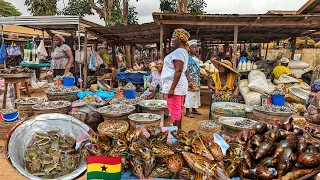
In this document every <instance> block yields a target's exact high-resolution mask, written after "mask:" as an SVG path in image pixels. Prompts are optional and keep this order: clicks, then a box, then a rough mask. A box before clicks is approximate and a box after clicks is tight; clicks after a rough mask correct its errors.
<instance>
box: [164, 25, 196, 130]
mask: <svg viewBox="0 0 320 180" xmlns="http://www.w3.org/2000/svg"><path fill="white" fill-rule="evenodd" d="M189 38H190V34H189V32H187V31H186V30H184V29H175V30H174V32H173V34H172V39H171V42H172V45H173V47H174V48H175V50H174V51H173V52H171V53H170V54H168V55H167V56H166V57H165V59H164V64H163V70H162V73H161V81H162V93H164V94H166V100H167V106H168V110H169V113H170V115H171V119H172V123H173V125H175V126H177V127H178V128H179V129H181V121H182V113H183V102H184V96H185V95H186V94H187V91H188V80H187V77H186V71H187V65H188V60H189V55H188V51H187V49H188V48H189V44H188V40H189Z"/></svg>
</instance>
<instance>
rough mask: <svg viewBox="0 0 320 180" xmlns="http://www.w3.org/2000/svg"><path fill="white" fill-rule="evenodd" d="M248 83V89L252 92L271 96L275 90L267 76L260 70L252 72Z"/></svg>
mask: <svg viewBox="0 0 320 180" xmlns="http://www.w3.org/2000/svg"><path fill="white" fill-rule="evenodd" d="M248 81H249V85H248V87H249V88H250V90H251V91H255V92H259V93H261V94H262V93H267V94H270V93H271V92H272V91H273V90H274V87H272V86H270V85H269V83H268V81H267V78H266V75H265V74H264V73H263V72H261V71H259V70H253V71H251V72H250V73H249V75H248Z"/></svg>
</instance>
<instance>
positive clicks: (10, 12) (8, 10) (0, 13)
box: [0, 0, 21, 17]
mask: <svg viewBox="0 0 320 180" xmlns="http://www.w3.org/2000/svg"><path fill="white" fill-rule="evenodd" d="M8 16H21V12H19V11H18V9H17V8H16V7H14V6H13V5H12V4H11V3H9V2H6V1H4V0H0V17H8Z"/></svg>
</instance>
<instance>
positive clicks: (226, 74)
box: [207, 60, 240, 102]
mask: <svg viewBox="0 0 320 180" xmlns="http://www.w3.org/2000/svg"><path fill="white" fill-rule="evenodd" d="M212 61H213V62H212V63H216V64H218V70H219V72H214V73H212V74H210V75H209V77H208V81H207V82H208V87H209V88H210V89H212V90H213V91H214V95H213V97H211V98H212V102H239V97H238V90H239V86H238V82H237V76H239V75H240V74H239V73H238V72H237V71H236V70H234V69H233V68H232V63H231V62H230V61H229V60H222V61H221V62H219V61H216V60H212Z"/></svg>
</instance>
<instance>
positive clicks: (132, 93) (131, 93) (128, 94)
mask: <svg viewBox="0 0 320 180" xmlns="http://www.w3.org/2000/svg"><path fill="white" fill-rule="evenodd" d="M124 95H125V97H126V98H127V99H135V98H136V90H125V91H124Z"/></svg>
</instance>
